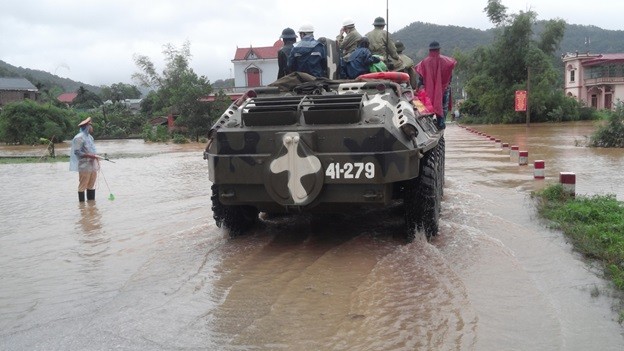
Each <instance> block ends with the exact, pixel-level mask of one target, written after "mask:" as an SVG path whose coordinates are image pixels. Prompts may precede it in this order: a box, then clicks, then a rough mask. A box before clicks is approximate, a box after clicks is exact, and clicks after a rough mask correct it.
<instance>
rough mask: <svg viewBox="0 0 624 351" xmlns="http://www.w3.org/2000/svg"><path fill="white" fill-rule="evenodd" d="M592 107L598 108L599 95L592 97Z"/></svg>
mask: <svg viewBox="0 0 624 351" xmlns="http://www.w3.org/2000/svg"><path fill="white" fill-rule="evenodd" d="M591 107H593V108H598V95H596V94H593V95H592V96H591Z"/></svg>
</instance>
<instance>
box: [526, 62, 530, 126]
mask: <svg viewBox="0 0 624 351" xmlns="http://www.w3.org/2000/svg"><path fill="white" fill-rule="evenodd" d="M530 82H531V67H529V66H527V83H526V87H527V93H526V126H527V127H528V126H529V125H530V124H531V108H530V104H529V100H530V99H529V96H530V95H531V83H530Z"/></svg>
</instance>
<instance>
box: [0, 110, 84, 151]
mask: <svg viewBox="0 0 624 351" xmlns="http://www.w3.org/2000/svg"><path fill="white" fill-rule="evenodd" d="M75 120H76V118H75V114H74V113H73V112H71V111H69V110H65V109H61V108H58V107H55V106H48V105H43V104H39V103H37V102H34V101H32V100H24V101H20V102H14V103H10V104H7V105H6V106H4V107H3V109H2V112H1V113H0V139H1V140H2V141H4V142H6V143H17V144H34V143H38V142H39V139H40V138H46V139H49V140H52V141H53V142H60V141H63V140H65V139H66V138H70V137H71V136H72V131H73V129H74V128H72V125H73V121H75Z"/></svg>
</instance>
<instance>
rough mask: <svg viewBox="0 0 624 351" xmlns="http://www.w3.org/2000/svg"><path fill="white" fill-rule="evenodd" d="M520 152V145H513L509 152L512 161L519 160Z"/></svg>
mask: <svg viewBox="0 0 624 351" xmlns="http://www.w3.org/2000/svg"><path fill="white" fill-rule="evenodd" d="M519 150H520V148H519V147H518V145H511V151H509V157H510V158H511V160H512V161H513V160H516V159H518V156H519V155H518V153H519Z"/></svg>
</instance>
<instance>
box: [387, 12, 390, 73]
mask: <svg viewBox="0 0 624 351" xmlns="http://www.w3.org/2000/svg"><path fill="white" fill-rule="evenodd" d="M388 1H390V0H386V62H389V61H388V60H389V59H390V58H389V56H388V50H389V49H388V45H390V44H389V43H388V41H389V40H390V17H389V15H388V14H389V13H390V12H389V10H388Z"/></svg>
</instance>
